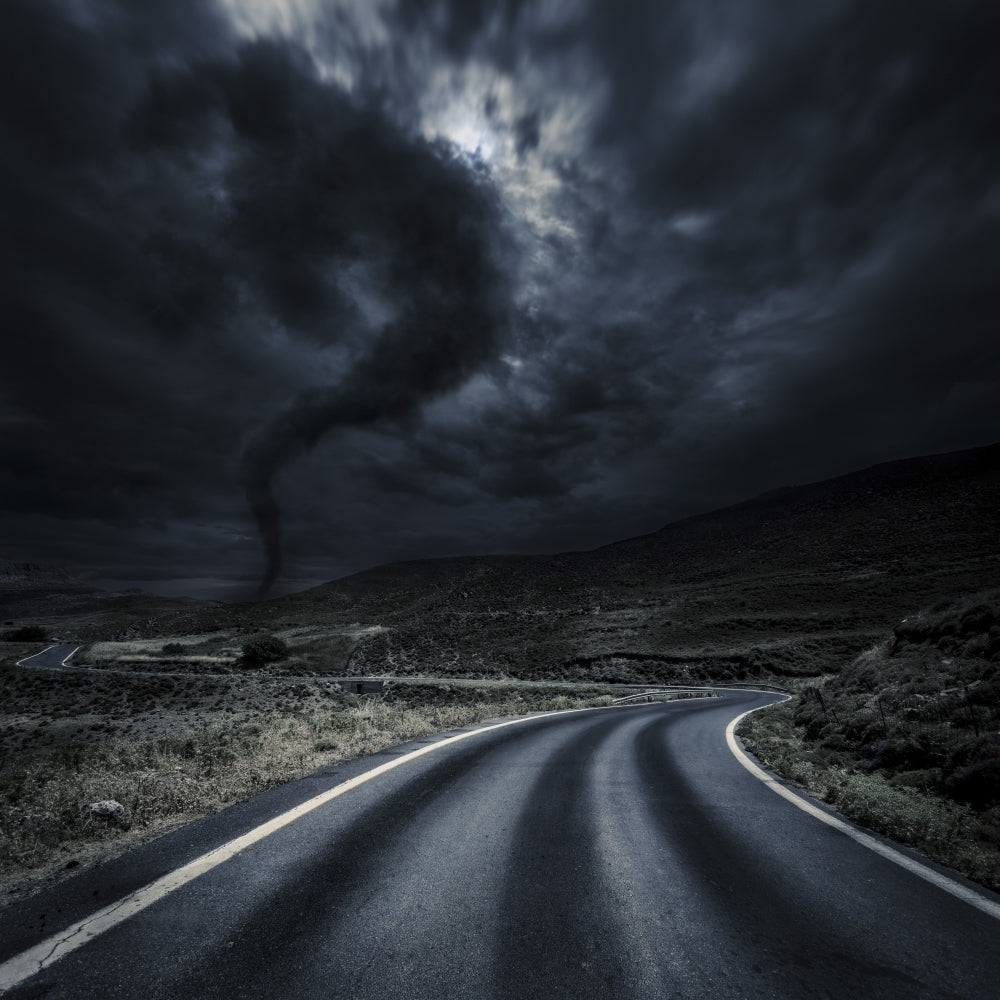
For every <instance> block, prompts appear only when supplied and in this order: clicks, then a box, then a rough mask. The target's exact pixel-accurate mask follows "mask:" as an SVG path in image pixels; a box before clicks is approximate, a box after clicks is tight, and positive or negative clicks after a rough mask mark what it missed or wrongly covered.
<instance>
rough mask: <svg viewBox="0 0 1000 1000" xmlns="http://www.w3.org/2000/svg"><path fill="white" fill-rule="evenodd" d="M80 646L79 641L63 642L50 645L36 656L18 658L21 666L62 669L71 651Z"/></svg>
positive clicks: (18, 663)
mask: <svg viewBox="0 0 1000 1000" xmlns="http://www.w3.org/2000/svg"><path fill="white" fill-rule="evenodd" d="M79 648H80V644H79V643H78V642H61V643H57V644H56V645H55V646H49V648H48V649H43V650H42V651H41V652H40V653H35V655H34V656H26V657H25V658H24V659H23V660H18V661H17V665H18V666H19V667H46V668H48V669H50V670H61V669H62V668H63V667H65V666H66V664H65V663H64V662H63V661H64V660H66V659H68V658H69V655H70V653H73V652H75V651H76V650H78V649H79Z"/></svg>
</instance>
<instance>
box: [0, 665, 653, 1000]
mask: <svg viewBox="0 0 1000 1000" xmlns="http://www.w3.org/2000/svg"><path fill="white" fill-rule="evenodd" d="M49 648H50V649H51V648H52V647H51V646H50V647H49ZM43 652H44V650H43ZM607 707H613V708H618V707H620V708H634V707H642V706H634V705H623V706H597V707H596V708H569V709H561V710H558V711H554V712H541V713H539V714H537V715H526V716H523V717H522V718H519V719H510V720H508V721H507V722H497V723H494V724H493V725H490V726H483V727H481V728H479V729H473V730H470V731H469V732H465V733H458V734H457V735H456V736H449V737H447V738H446V739H443V740H438V741H437V742H436V743H429V744H427V745H426V746H423V747H420V748H419V749H417V750H412V751H411V752H410V753H408V754H404V755H403V756H402V757H396V758H394V759H392V760H389V761H386V762H385V763H384V764H380V765H379V766H378V767H373V768H372V769H371V770H370V771H365V772H364V773H363V774H359V775H357V776H356V777H354V778H350V779H349V780H347V781H344V782H341V784H339V785H335V786H334V787H333V788H330V789H327V791H325V792H321V793H320V794H319V795H316V796H313V798H311V799H307V800H306V801H305V802H303V803H301V804H300V805H297V806H295V807H294V808H293V809H289V810H288V811H287V812H283V813H282V814H281V815H280V816H275V817H274V819H272V820H269V821H268V822H267V823H263V824H261V825H260V826H258V827H255V828H254V829H253V830H250V831H249V832H248V833H245V834H243V836H241V837H237V838H236V839H235V840H230V841H229V842H228V843H225V844H223V845H222V846H221V847H217V848H215V850H213V851H209V852H208V853H207V854H203V855H202V856H201V857H200V858H195V859H194V861H190V862H188V863H187V864H186V865H183V866H182V867H180V868H178V869H176V870H175V871H172V872H169V873H168V874H166V875H163V876H162V877H161V878H158V879H157V880H156V881H155V882H150V883H149V885H146V886H143V887H142V888H141V889H136V890H135V891H134V892H132V893H129V895H127V896H124V897H123V898H122V899H119V900H116V901H115V902H114V903H111V904H109V905H108V906H105V907H104V908H103V909H101V910H98V911H97V912H96V913H92V914H90V916H88V917H84V918H83V919H82V920H78V921H77V922H76V923H75V924H71V925H70V926H69V927H67V928H66V929H65V930H62V931H59V932H58V933H57V934H53V935H52V936H51V937H48V938H46V939H45V940H44V941H41V942H39V943H38V944H36V945H35V946H34V947H32V948H29V949H28V950H27V951H22V952H21V953H20V954H19V955H15V956H13V957H12V958H10V959H8V960H7V961H6V962H4V963H3V964H2V965H0V993H2V992H6V991H7V990H10V989H13V988H14V987H15V986H17V985H19V984H20V983H22V982H24V980H25V979H28V978H29V977H30V976H34V975H36V974H37V973H39V972H41V971H42V970H43V969H45V968H48V967H49V966H50V965H52V964H54V963H55V962H58V961H59V959H60V958H63V957H65V956H66V955H68V954H69V953H70V952H72V951H75V950H76V949H77V948H79V947H80V946H81V945H85V944H86V943H87V942H88V941H92V940H93V939H94V938H96V937H97V936H98V935H100V934H103V933H104V932H105V931H109V930H111V928H113V927H116V926H117V925H118V924H120V923H122V922H123V921H125V920H128V918H129V917H132V916H135V914H137V913H140V912H141V911H142V910H145V909H146V907H148V906H152V904H153V903H155V902H156V901H157V900H159V899H162V898H163V897H164V896H166V895H168V894H169V893H171V892H173V891H174V890H175V889H179V888H181V886H184V885H187V883H188V882H191V881H193V880H194V879H196V878H198V876H199V875H204V874H205V873H206V872H209V871H211V870H212V869H213V868H215V867H217V866H218V865H221V864H222V863H223V862H224V861H228V860H229V859H230V858H232V857H233V856H234V855H236V854H238V853H239V852H240V851H242V850H245V849H246V848H247V847H250V846H251V845H253V844H256V843H257V842H258V841H260V840H263V839H264V838H265V837H269V836H270V835H271V834H272V833H275V832H276V831H278V830H280V829H281V828H282V827H284V826H287V825H288V824H289V823H293V822H294V821H295V820H297V819H300V818H301V817H302V816H305V815H306V814H307V813H310V812H312V811H313V810H314V809H318V808H319V807H320V806H322V805H326V803H327V802H330V801H331V800H333V799H335V798H338V797H339V796H341V795H343V794H344V793H345V792H349V791H351V789H352V788H357V787H358V786H359V785H363V784H365V782H368V781H371V780H372V779H374V778H378V777H380V776H381V775H383V774H385V773H386V772H387V771H392V770H393V769H394V768H397V767H400V766H401V765H402V764H406V763H408V762H409V761H411V760H416V759H417V758H418V757H423V756H424V754H428V753H433V752H434V751H435V750H440V749H441V748H442V747H447V746H451V745H452V744H454V743H459V742H461V741H462V740H467V739H469V738H471V737H473V736H480V735H481V734H483V733H490V732H493V731H494V730H496V729H504V728H506V727H507V726H516V725H520V724H522V723H525V722H533V721H535V720H537V719H544V718H547V717H549V716H553V715H568V714H570V713H571V712H593V711H599V710H606V708H607Z"/></svg>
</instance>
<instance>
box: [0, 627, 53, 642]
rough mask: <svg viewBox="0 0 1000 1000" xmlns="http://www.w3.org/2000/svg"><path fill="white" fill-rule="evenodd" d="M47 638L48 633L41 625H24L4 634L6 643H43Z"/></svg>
mask: <svg viewBox="0 0 1000 1000" xmlns="http://www.w3.org/2000/svg"><path fill="white" fill-rule="evenodd" d="M48 637H49V634H48V632H47V631H46V630H45V629H44V628H42V626H41V625H24V626H22V627H21V628H16V629H13V630H12V631H10V632H5V633H4V639H5V640H6V641H7V642H44V641H45V640H46V639H48Z"/></svg>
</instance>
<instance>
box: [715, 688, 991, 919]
mask: <svg viewBox="0 0 1000 1000" xmlns="http://www.w3.org/2000/svg"><path fill="white" fill-rule="evenodd" d="M789 697H790V696H789V695H786V696H785V698H784V700H785V701H787V700H788V698H789ZM772 704H774V703H773V702H772ZM762 708H770V705H761V706H759V707H758V708H751V709H750V711H749V712H744V713H743V714H742V715H738V716H736V718H735V719H733V721H732V722H730V723H729V725H728V726H727V727H726V742H727V743H728V744H729V749H730V750H732V752H733V755H734V756H735V757H736V759H737V760H738V761H739V762H740V763H741V764H742V765H743V766H744V767H745V768H746V769H747V770H748V771H749V772H750V773H751V774H752V775H753V776H754V777H755V778H756V779H757V780H758V781H762V782H763V783H764V784H765V785H767V787H768V788H770V789H771V791H772V792H776V793H777V794H778V795H780V796H781V797H782V798H783V799H787V800H788V801H789V802H791V803H792V805H793V806H797V807H798V808H799V809H801V810H802V811H803V812H807V813H809V815H810V816H813V817H815V818H816V819H818V820H819V821H820V822H821V823H826V825H827V826H832V827H833V828H834V829H835V830H839V831H840V832H841V833H846V834H847V836H848V837H850V838H851V839H852V840H856V841H857V842H858V843H859V844H861V846H862V847H867V848H868V850H870V851H874V852H875V853H876V854H879V855H881V856H882V857H883V858H885V859H887V860H888V861H891V862H892V863H893V864H896V865H899V867H900V868H905V869H906V870H907V871H908V872H912V874H914V875H916V876H917V877H918V878H922V879H923V880H924V881H925V882H930V883H931V885H936V886H937V887H938V888H939V889H943V890H944V891H945V892H947V893H949V894H950V895H952V896H955V897H956V898H957V899H961V900H962V901H963V902H965V903H968V904H969V905H970V906H974V907H975V908H976V909H977V910H982V912H983V913H986V914H988V915H989V916H991V917H993V918H994V919H995V920H1000V904H997V903H995V902H993V900H991V899H987V898H986V897H985V896H981V895H980V894H979V893H977V892H975V891H973V890H972V889H969V888H968V887H967V886H964V885H962V884H961V883H960V882H956V881H955V880H954V879H951V878H949V877H948V876H947V875H942V874H941V873H940V872H937V871H935V870H934V869H933V868H928V867H927V865H923V864H921V863H920V862H919V861H914V860H913V858H910V857H907V856H906V855H905V854H903V853H902V852H900V851H897V850H896V849H895V848H894V847H890V846H889V845H888V844H885V843H883V842H882V841H881V840H877V839H876V838H875V837H873V836H871V835H870V834H867V833H865V832H863V831H862V830H859V829H858V828H857V827H855V826H852V825H851V824H849V823H846V822H844V820H842V819H839V818H838V817H836V816H831V815H830V813H828V812H826V811H825V810H823V809H820V808H819V807H818V806H815V805H813V803H812V802H809V801H808V800H807V799H804V798H802V797H801V796H800V795H797V794H796V793H795V792H793V791H792V790H791V789H790V788H788V787H787V786H786V785H783V784H781V782H779V781H778V780H777V779H776V778H775V777H773V776H772V775H770V774H768V773H767V771H765V770H764V769H763V768H761V767H758V766H757V764H755V763H754V762H753V761H752V760H751V759H750V757H748V756H747V754H746V753H745V752H744V751H743V749H742V747H740V745H739V744H738V743H737V741H736V727H737V726H738V725H739V724H740V723H741V722H742V721H743V720H744V719H745V718H746V717H747V716H748V715H752V714H753V713H754V712H759V711H760V710H761V709H762Z"/></svg>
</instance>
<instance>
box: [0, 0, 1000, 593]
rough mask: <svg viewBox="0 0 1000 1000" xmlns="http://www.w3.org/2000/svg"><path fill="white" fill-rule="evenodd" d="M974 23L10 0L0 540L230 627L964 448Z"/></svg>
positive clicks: (987, 67)
mask: <svg viewBox="0 0 1000 1000" xmlns="http://www.w3.org/2000/svg"><path fill="white" fill-rule="evenodd" d="M998 28H1000V5H998V4H996V3H994V2H992V0H990V2H985V0H984V2H982V3H968V2H961V0H947V2H946V0H940V2H934V3H929V2H919V0H905V2H896V3H893V2H872V0H859V2H856V3H851V2H841V0H837V2H833V0H809V2H808V3H787V2H773V3H768V2H745V0H733V2H729V3H726V2H708V0H688V2H668V0H660V2H649V3H644V2H639V0H631V2H628V3H624V2H616V3H612V2H610V0H609V2H603V0H600V2H599V0H595V2H591V3H586V2H582V0H543V2H516V0H509V2H492V3H473V2H471V0H451V2H434V0H385V2H374V0H339V2H318V0H252V2H251V0H225V2H221V0H220V2H218V3H209V2H197V0H171V2H170V3H155V4H154V3H136V2H134V0H64V2H56V0H6V2H5V3H4V4H3V7H2V11H0V55H2V64H3V72H4V82H3V87H2V88H0V117H2V133H0V139H2V143H3V156H2V159H0V171H2V174H0V209H2V217H0V218H2V229H3V239H2V242H0V248H2V249H0V252H2V254H3V261H2V276H0V283H2V298H3V301H2V304H0V305H2V309H0V317H2V324H3V326H2V329H3V340H2V348H3V353H2V359H0V457H2V462H0V556H6V557H9V558H14V559H27V560H34V561H40V562H54V563H59V564H62V565H65V566H68V567H71V568H75V569H78V570H81V571H83V572H85V573H87V574H88V575H89V576H90V577H91V578H92V579H95V580H100V581H105V582H106V583H114V584H117V585H118V586H142V587H146V588H148V589H154V590H160V591H162V592H173V593H180V592H184V593H190V594H192V595H195V596H219V597H223V598H226V599H234V598H240V597H247V596H249V595H250V594H252V592H253V590H254V587H255V586H256V584H257V581H259V580H260V579H261V578H262V577H264V578H265V579H269V578H271V577H274V587H273V589H272V593H280V592H282V591H287V590H294V589H301V588H302V587H304V586H307V585H309V584H312V583H316V582H320V581H323V580H328V579H331V578H334V577H337V576H340V575H343V574H345V573H348V572H352V571H355V570H359V569H363V568H365V567H368V566H372V565H375V564H379V563H385V562H392V561H396V560H399V559H406V558H416V557H425V556H439V555H451V554H474V553H487V552H516V551H519V552H540V551H559V550H566V549H574V548H575V549H579V548H592V547H594V546H597V545H600V544H604V543H606V542H610V541H613V540H615V539H619V538H625V537H628V536H631V535H636V534H640V533H643V532H647V531H652V530H655V529H657V528H659V527H661V526H662V525H663V524H665V523H667V522H668V521H671V520H674V519H676V518H678V517H682V516H686V515H688V514H692V513H697V512H700V511H703V510H707V509H711V508H713V507H718V506H722V505H724V504H727V503H732V502H735V501H738V500H740V499H744V498H746V497H748V496H751V495H753V494H755V493H759V492H762V491H764V490H767V489H770V488H773V487H777V486H781V485H788V484H794V483H800V482H807V481H812V480H817V479H823V478H827V477H830V476H833V475H837V474H840V473H843V472H847V471H850V470H852V469H855V468H860V467H863V466H866V465H871V464H874V463H876V462H879V461H884V460H888V459H893V458H901V457H907V456H911V455H917V454H925V453H930V452H936V451H948V450H952V449H957V448H964V447H970V446H974V445H979V444H985V443H989V442H992V441H995V440H998V439H1000V405H998V403H997V401H998V400H1000V335H998V329H997V317H998V315H1000V308H998V307H1000V280H998V276H1000V271H998V261H1000V156H998V152H1000V146H998V142H1000V102H998V100H997V95H998V94H1000V60H998V59H997V55H996V54H997V51H998V45H1000V32H998Z"/></svg>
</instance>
